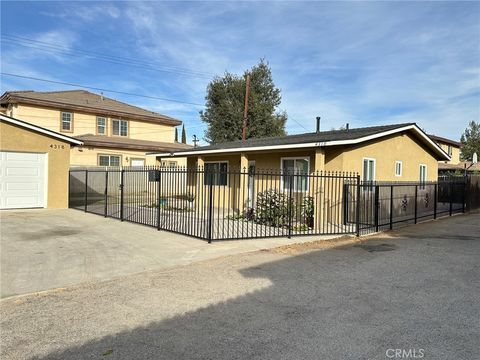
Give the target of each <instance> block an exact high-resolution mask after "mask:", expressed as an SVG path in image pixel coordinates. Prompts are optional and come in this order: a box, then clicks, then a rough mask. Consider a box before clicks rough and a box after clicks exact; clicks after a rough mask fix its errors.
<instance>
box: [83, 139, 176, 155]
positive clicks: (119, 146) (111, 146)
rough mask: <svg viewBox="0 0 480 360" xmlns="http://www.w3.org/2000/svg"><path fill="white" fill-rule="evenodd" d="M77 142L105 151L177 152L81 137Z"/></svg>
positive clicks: (163, 148) (170, 149) (174, 149)
mask: <svg viewBox="0 0 480 360" xmlns="http://www.w3.org/2000/svg"><path fill="white" fill-rule="evenodd" d="M78 140H80V141H83V143H84V146H86V147H98V148H105V149H129V150H145V151H166V152H167V151H177V150H178V148H170V147H162V146H154V145H140V144H138V145H136V144H119V143H115V142H106V141H105V142H104V141H95V140H84V139H82V138H81V137H79V138H78Z"/></svg>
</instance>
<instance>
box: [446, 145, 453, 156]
mask: <svg viewBox="0 0 480 360" xmlns="http://www.w3.org/2000/svg"><path fill="white" fill-rule="evenodd" d="M447 149H448V155H449V156H452V146H451V145H448V148H447Z"/></svg>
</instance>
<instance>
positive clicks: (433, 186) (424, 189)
mask: <svg viewBox="0 0 480 360" xmlns="http://www.w3.org/2000/svg"><path fill="white" fill-rule="evenodd" d="M357 190H358V191H359V196H358V198H359V199H360V202H359V208H360V210H359V211H358V212H349V218H348V221H349V222H356V221H357V219H356V215H357V214H358V225H359V226H358V232H359V234H366V233H371V232H376V231H380V230H387V229H393V228H395V227H398V226H400V225H406V224H416V223H417V222H420V221H425V220H429V219H436V218H437V217H441V216H445V215H450V216H451V215H452V214H454V213H458V212H464V211H465V204H466V180H465V178H462V179H456V180H452V179H447V180H441V181H438V182H369V183H364V182H362V183H361V184H360V186H359V188H358V189H357Z"/></svg>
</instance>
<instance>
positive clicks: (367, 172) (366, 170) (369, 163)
mask: <svg viewBox="0 0 480 360" xmlns="http://www.w3.org/2000/svg"><path fill="white" fill-rule="evenodd" d="M375 168H376V160H375V159H372V158H363V167H362V180H363V181H364V182H372V181H375V171H376V169H375Z"/></svg>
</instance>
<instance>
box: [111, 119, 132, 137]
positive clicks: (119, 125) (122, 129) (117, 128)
mask: <svg viewBox="0 0 480 360" xmlns="http://www.w3.org/2000/svg"><path fill="white" fill-rule="evenodd" d="M112 135H114V136H128V121H127V120H118V119H112Z"/></svg>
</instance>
